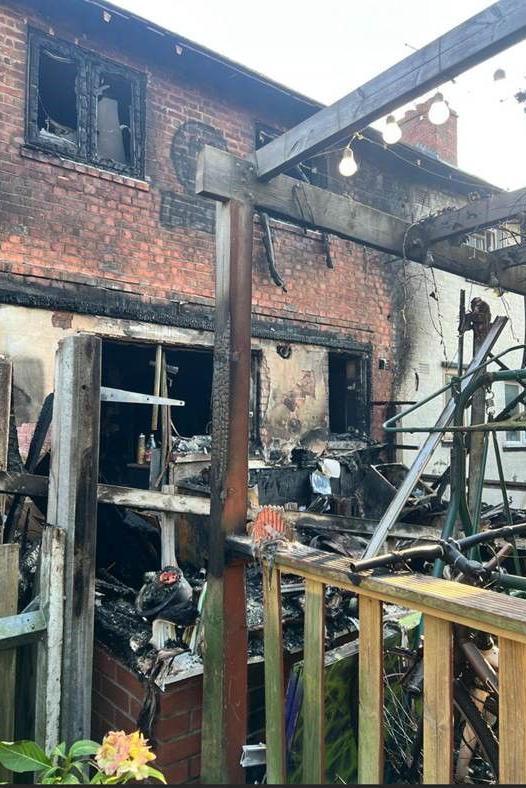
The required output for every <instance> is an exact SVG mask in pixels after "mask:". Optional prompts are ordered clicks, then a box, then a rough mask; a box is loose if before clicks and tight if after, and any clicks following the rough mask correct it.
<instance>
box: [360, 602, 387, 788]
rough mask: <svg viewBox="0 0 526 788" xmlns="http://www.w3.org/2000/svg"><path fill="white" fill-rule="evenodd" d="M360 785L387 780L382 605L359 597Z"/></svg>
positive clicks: (374, 783)
mask: <svg viewBox="0 0 526 788" xmlns="http://www.w3.org/2000/svg"><path fill="white" fill-rule="evenodd" d="M359 599H360V601H359V605H360V651H359V717H358V724H359V729H358V782H359V784H360V785H381V784H382V783H383V777H384V675H383V671H384V651H383V622H382V603H381V602H380V601H379V600H377V599H369V598H368V597H366V596H360V598H359Z"/></svg>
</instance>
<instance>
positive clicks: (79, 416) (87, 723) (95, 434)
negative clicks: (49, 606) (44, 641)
mask: <svg viewBox="0 0 526 788" xmlns="http://www.w3.org/2000/svg"><path fill="white" fill-rule="evenodd" d="M100 376H101V340H100V339H99V338H98V337H95V336H91V335H87V334H78V335H72V336H68V337H66V338H65V339H63V340H62V341H61V342H60V343H59V348H58V351H57V357H56V367H55V398H54V405H53V428H52V440H51V467H50V473H49V498H48V517H47V519H48V522H49V523H50V524H51V525H55V526H57V527H59V528H62V529H64V531H65V532H66V556H65V568H64V596H65V600H64V648H63V660H62V671H63V672H62V703H61V724H60V729H61V732H60V738H61V739H62V740H64V741H65V742H66V743H67V744H71V743H72V742H73V741H75V740H76V739H85V738H89V735H90V728H91V683H92V668H93V625H94V611H95V546H96V537H97V481H98V467H99V429H100Z"/></svg>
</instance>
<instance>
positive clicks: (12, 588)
mask: <svg viewBox="0 0 526 788" xmlns="http://www.w3.org/2000/svg"><path fill="white" fill-rule="evenodd" d="M17 606H18V544H1V545H0V648H1V647H2V634H3V635H4V638H3V645H4V646H5V647H7V650H1V651H0V741H13V739H14V732H15V682H16V647H15V648H13V644H12V640H10V639H9V632H10V631H11V630H10V629H9V623H10V621H12V620H13V618H14V617H15V616H16V611H17ZM10 775H11V772H8V771H7V770H6V769H4V768H3V767H2V766H0V780H4V781H7V782H9V779H10Z"/></svg>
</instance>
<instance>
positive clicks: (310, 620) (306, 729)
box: [303, 580, 325, 785]
mask: <svg viewBox="0 0 526 788" xmlns="http://www.w3.org/2000/svg"><path fill="white" fill-rule="evenodd" d="M324 641H325V586H324V585H323V583H319V582H317V581H315V580H306V581H305V634H304V662H303V686H304V694H303V783H304V785H320V783H323V782H325V682H324V673H325V671H324V660H325V642H324Z"/></svg>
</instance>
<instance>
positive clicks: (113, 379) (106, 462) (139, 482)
mask: <svg viewBox="0 0 526 788" xmlns="http://www.w3.org/2000/svg"><path fill="white" fill-rule="evenodd" d="M164 351H165V354H166V367H167V372H168V378H167V379H168V397H170V398H171V399H180V400H183V401H184V402H185V405H184V406H183V407H172V408H171V420H172V423H173V427H174V428H175V430H176V431H177V433H178V435H179V436H181V437H182V438H192V437H194V436H201V435H210V434H211V427H212V379H213V369H214V356H213V350H212V348H196V347H174V346H171V347H168V346H164ZM258 358H259V357H258V355H257V353H254V354H253V357H252V382H251V410H252V409H253V416H252V417H251V438H252V444H253V446H254V447H255V446H257V443H258V434H259V429H258V413H259V361H258ZM155 359H156V346H155V345H150V344H148V345H146V344H135V343H133V344H131V343H126V342H119V341H110V340H103V342H102V385H103V386H107V387H109V388H115V389H123V390H125V391H133V392H139V393H142V394H152V393H153V391H154V373H155ZM151 425H152V405H149V404H146V403H145V404H142V403H121V402H111V401H110V402H107V401H104V402H102V403H101V443H100V473H101V479H102V480H103V481H104V482H106V483H107V484H123V485H130V486H132V487H148V484H149V479H148V474H147V473H144V469H140V468H137V467H136V466H137V463H136V458H137V441H138V437H139V435H140V434H141V433H142V434H143V435H144V436H145V439H146V441H148V438H149V436H150V434H151V433H152V429H151ZM173 434H175V432H174V433H173ZM154 438H155V442H156V445H157V446H160V442H161V419H160V418H159V421H158V429H157V431H155V432H154Z"/></svg>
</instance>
